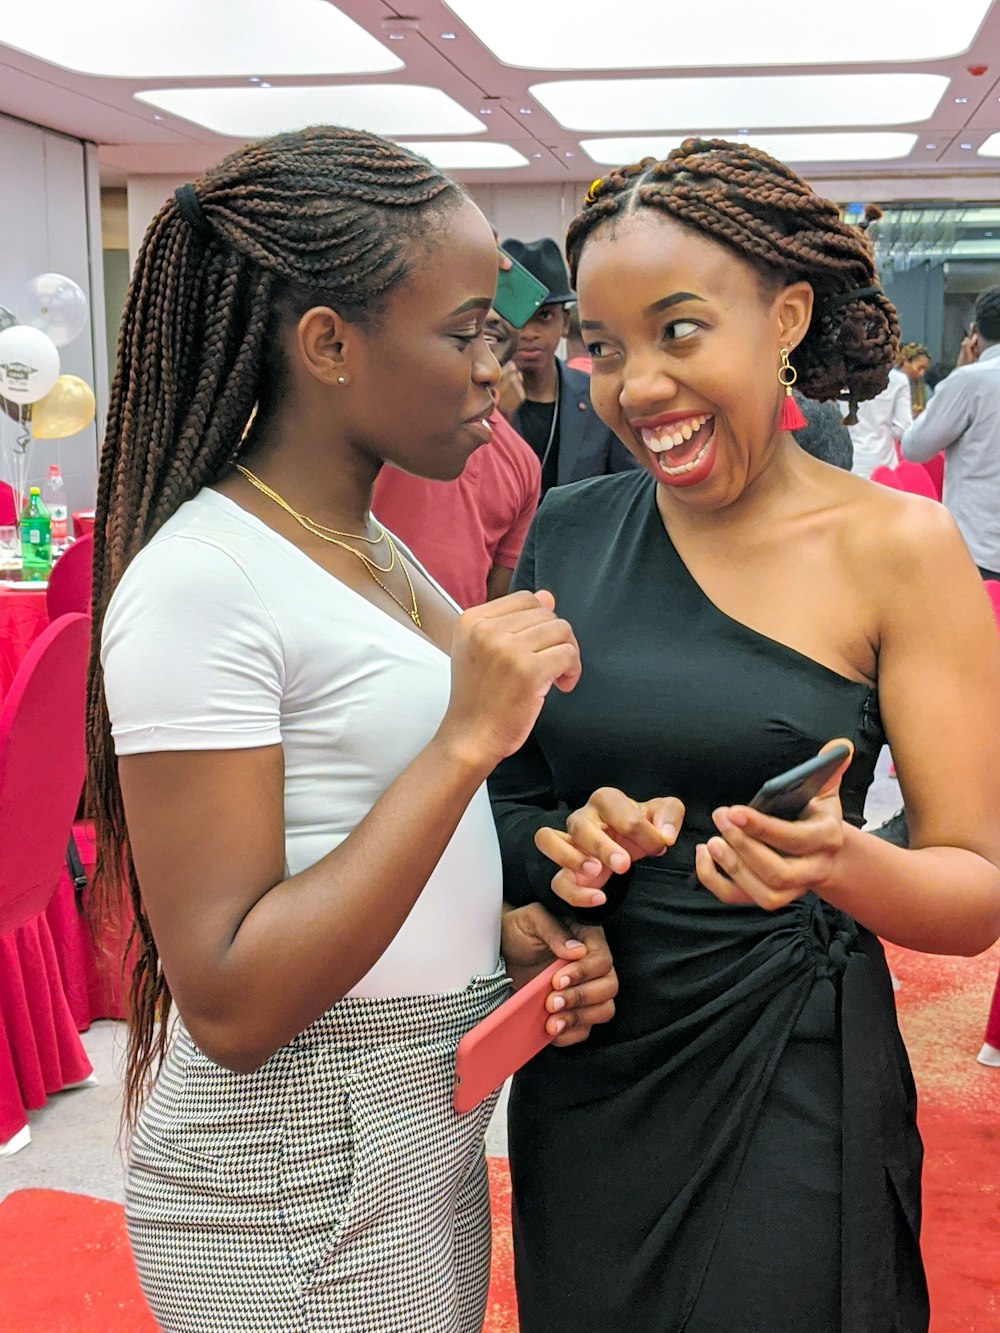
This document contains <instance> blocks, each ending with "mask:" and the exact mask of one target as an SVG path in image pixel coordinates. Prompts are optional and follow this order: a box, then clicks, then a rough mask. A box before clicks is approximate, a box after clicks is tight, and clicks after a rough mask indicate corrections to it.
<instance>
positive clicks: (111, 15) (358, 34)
mask: <svg viewBox="0 0 1000 1333" xmlns="http://www.w3.org/2000/svg"><path fill="white" fill-rule="evenodd" d="M0 42H3V43H4V44H5V45H7V46H12V47H14V48H15V49H16V50H18V51H23V52H25V54H27V55H32V56H37V57H38V59H40V60H46V61H48V62H50V63H51V64H53V65H61V66H62V67H63V68H64V69H71V70H75V71H77V72H78V73H80V74H97V75H103V76H105V77H107V78H123V79H164V78H166V79H177V78H192V79H203V78H238V77H241V76H242V77H249V76H250V75H266V74H270V75H274V76H278V75H305V74H323V75H328V74H386V73H389V72H391V71H393V70H399V69H403V68H404V65H403V62H402V60H400V59H399V58H398V57H397V56H396V54H395V52H393V51H390V50H389V48H388V47H387V46H384V45H383V44H382V43H381V42H379V41H376V39H375V38H374V37H372V36H371V34H370V33H367V32H365V30H364V28H362V27H361V25H360V24H358V23H355V22H354V20H353V19H350V18H348V17H347V15H346V14H343V13H341V11H340V10H339V9H335V8H334V7H333V5H331V4H327V3H326V0H211V3H208V4H206V3H205V0H170V3H169V4H164V3H163V0H93V2H92V3H80V0H76V3H69V4H68V3H67V2H66V0H31V3H30V4H26V3H25V2H24V0H0Z"/></svg>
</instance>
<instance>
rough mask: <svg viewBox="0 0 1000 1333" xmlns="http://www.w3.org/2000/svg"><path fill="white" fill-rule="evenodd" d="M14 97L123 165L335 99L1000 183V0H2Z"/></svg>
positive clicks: (484, 158) (108, 178) (568, 162)
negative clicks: (705, 139) (701, 141)
mask: <svg viewBox="0 0 1000 1333" xmlns="http://www.w3.org/2000/svg"><path fill="white" fill-rule="evenodd" d="M343 16H346V18H347V19H349V20H353V21H354V24H356V25H359V26H360V28H361V29H363V30H364V31H363V32H360V33H359V32H358V31H357V30H356V29H355V30H353V31H352V25H351V24H350V23H345V22H344V21H343ZM571 16H572V17H571ZM449 34H450V35H449ZM491 47H492V49H491ZM175 48H176V49H175ZM956 52H957V54H956ZM39 53H43V54H44V55H45V56H46V57H47V58H46V59H43V58H42V56H41V54H39ZM654 53H655V55H656V57H657V61H656V63H655V64H647V65H645V66H644V67H641V68H640V67H634V66H635V62H637V61H639V60H648V59H649V58H650V56H651V55H652V54H654ZM871 57H877V59H872V58H871ZM710 59H711V60H720V59H724V60H726V61H727V62H728V63H726V64H725V65H717V64H716V65H709V64H705V63H702V62H703V61H707V60H710ZM352 60H354V61H355V62H356V63H354V65H353V68H355V69H358V68H360V69H362V70H367V71H368V72H367V73H351V74H331V73H330V72H329V71H330V70H331V69H332V68H337V67H338V64H337V62H338V61H342V62H343V64H341V65H340V66H339V67H340V68H343V67H345V66H349V65H350V62H351V61H352ZM764 61H772V62H773V61H779V62H781V63H777V64H775V63H770V64H765V63H763V62H764ZM116 62H118V63H116ZM505 62H509V63H505ZM68 66H75V68H69V67H68ZM111 70H118V71H119V72H118V73H117V74H114V75H111V74H109V73H108V72H107V71H111ZM95 71H97V72H95ZM844 75H847V76H850V81H849V82H847V83H845V84H843V85H839V84H838V83H837V82H832V83H831V80H836V78H837V76H844ZM792 76H796V77H792ZM887 76H891V78H890V77H887ZM914 76H915V77H914ZM776 79H779V80H780V82H775V80H776ZM653 80H656V81H657V82H655V83H654V82H652V81H653ZM262 85H263V86H262ZM595 85H596V86H595ZM407 89H411V90H412V91H411V92H407V91H406V90H407ZM203 90H210V91H207V92H206V95H205V96H202V95H201V93H202V92H203ZM0 112H4V113H7V114H9V115H13V116H17V117H20V118H22V119H24V120H27V121H31V122H34V123H36V124H40V125H44V126H47V127H49V128H51V129H55V130H61V131H63V132H65V133H68V134H72V135H75V136H77V137H79V138H82V139H88V140H92V141H94V142H96V143H97V144H98V145H99V146H100V153H99V157H100V162H101V170H102V180H103V181H104V183H105V184H114V183H118V182H121V181H123V180H124V179H126V178H127V177H128V176H131V175H137V174H158V173H163V174H166V175H172V176H178V175H195V174H197V173H199V172H200V171H202V170H204V169H205V168H206V167H208V166H210V165H211V164H212V163H213V162H215V161H217V160H218V159H219V157H221V156H222V155H223V154H224V153H226V152H228V151H230V149H232V148H233V147H235V146H236V145H237V144H238V143H239V142H241V141H242V138H243V137H246V136H255V135H257V134H263V133H268V132H270V131H271V130H272V129H277V128H281V127H283V126H285V125H288V124H292V123H294V124H301V123H308V122H309V121H310V120H323V119H327V120H338V121H340V122H341V123H348V124H352V123H353V124H361V125H366V126H368V127H371V128H379V129H380V130H381V132H384V133H386V134H388V135H390V136H392V137H395V138H399V139H401V140H406V141H419V147H420V151H422V152H425V153H427V154H428V155H429V156H432V157H433V156H434V153H435V150H437V151H438V152H439V154H440V157H441V160H442V164H450V165H449V166H448V169H450V170H453V171H454V173H455V175H457V176H458V177H459V178H461V179H465V180H468V181H472V182H479V181H482V182H495V181H503V182H511V183H513V182H528V183H530V182H537V183H545V182H553V181H558V182H566V181H587V182H589V181H590V180H591V179H593V178H594V177H595V176H598V175H600V174H601V173H602V171H603V170H605V169H606V167H605V166H604V165H598V164H599V163H605V162H618V161H623V160H633V159H635V158H637V157H640V156H642V155H643V154H644V152H645V151H647V142H646V141H648V140H652V141H653V142H652V144H649V145H648V147H649V151H654V152H657V151H666V149H667V148H669V147H670V146H671V145H672V143H673V142H675V141H676V140H678V139H679V138H680V137H682V136H683V134H685V133H688V132H690V133H704V132H712V133H718V134H721V135H730V136H731V135H735V134H738V133H740V132H742V133H744V134H748V135H749V137H750V138H751V140H753V139H754V138H755V136H756V137H758V138H760V139H761V141H762V142H764V143H765V144H778V145H779V147H780V150H781V152H782V153H783V154H784V155H785V157H786V160H789V161H793V162H794V163H795V165H796V166H797V167H800V169H802V170H803V171H805V172H806V173H807V174H808V175H809V176H810V177H811V178H812V179H822V178H824V177H836V178H847V177H849V178H851V179H852V180H855V181H859V182H860V181H863V180H866V179H877V180H878V181H879V182H880V183H881V189H880V197H884V198H886V199H890V198H892V197H894V195H893V188H892V185H893V181H896V182H897V183H898V184H899V187H900V188H899V192H898V194H897V195H896V196H895V197H899V198H905V197H914V190H917V191H918V192H919V190H920V189H922V188H923V189H925V191H926V194H927V197H929V198H932V197H933V198H940V197H942V196H944V195H946V194H949V195H952V196H953V197H958V198H970V199H971V198H977V197H978V198H993V197H996V194H997V179H996V178H997V164H996V158H995V157H992V156H982V155H980V154H979V151H978V150H979V149H980V148H981V147H982V146H983V145H986V144H987V143H988V142H989V141H991V140H992V143H990V147H989V150H988V151H990V152H991V153H993V154H996V153H997V152H998V151H1000V150H998V148H997V147H996V145H997V144H998V143H1000V138H996V137H994V136H1000V0H993V2H992V3H989V0H837V2H836V4H832V3H830V0H799V3H798V4H793V3H789V0H696V3H694V4H692V3H690V0H684V2H683V3H682V2H681V0H451V3H450V4H447V3H445V2H444V0H412V2H411V3H407V2H406V0H400V3H399V4H390V3H387V2H386V0H338V2H337V4H336V6H335V7H331V6H329V5H328V4H327V0H171V3H169V4H168V3H165V0H0ZM557 117H558V119H557ZM199 120H200V121H202V122H203V123H198V121H199ZM209 126H212V127H214V128H209ZM567 126H572V127H573V128H567ZM840 132H843V134H844V136H845V137H844V138H843V139H842V138H841V134H840ZM798 133H802V134H803V135H808V137H806V138H803V139H801V140H800V139H798V138H797V137H796V136H797V134H798ZM869 133H870V134H872V135H873V137H872V138H871V139H868V138H866V135H867V134H869ZM603 140H607V141H608V142H606V143H605V142H602V141H603ZM585 144H586V145H587V147H586V148H585V147H584V145H585ZM467 154H474V155H475V157H474V160H475V161H477V162H480V161H481V162H485V163H490V162H493V161H496V162H497V163H498V165H495V166H490V165H487V166H483V167H481V168H479V169H475V170H462V169H460V167H459V168H456V165H455V164H456V163H459V164H460V163H461V162H462V161H464V160H465V159H466V155H467ZM506 162H510V163H513V164H515V165H512V166H509V167H508V166H504V165H503V164H504V163H506ZM904 181H908V182H909V184H908V186H907V188H905V189H904V188H903V182H904Z"/></svg>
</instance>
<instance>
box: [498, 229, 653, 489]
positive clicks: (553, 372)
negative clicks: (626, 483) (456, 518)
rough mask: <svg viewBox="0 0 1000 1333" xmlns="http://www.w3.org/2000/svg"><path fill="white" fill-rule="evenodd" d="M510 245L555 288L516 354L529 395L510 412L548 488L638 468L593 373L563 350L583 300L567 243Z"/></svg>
mask: <svg viewBox="0 0 1000 1333" xmlns="http://www.w3.org/2000/svg"><path fill="white" fill-rule="evenodd" d="M503 248H504V250H506V251H507V253H508V254H509V255H510V256H511V257H512V258H513V259H516V260H517V262H518V263H519V264H523V265H524V267H525V268H526V269H527V270H528V272H529V273H532V274H533V275H534V276H535V277H536V278H537V279H538V280H539V282H541V283H544V285H545V287H546V288H547V289H548V293H549V294H548V296H547V297H546V299H545V300H544V301H543V302H542V304H541V305H540V306H539V308H538V309H537V310H536V311H535V313H534V315H532V317H531V319H529V320H528V322H527V324H525V325H524V327H523V328H522V329H521V339H520V342H519V343H518V348H517V355H516V358H515V359H516V362H517V367H518V369H519V370H520V372H521V378H522V380H523V381H524V392H525V400H524V402H523V403H522V404H521V406H520V407H519V408H518V409H517V411H516V412H514V413H512V414H511V417H510V423H511V425H512V426H513V427H514V429H515V430H516V431H518V432H519V433H520V434H521V435H523V436H524V438H525V439H526V440H527V441H528V443H529V444H530V445H531V447H532V448H533V449H534V451H535V453H536V454H537V455H538V457H539V460H540V461H541V464H542V494H543V495H544V494H545V492H546V491H547V490H548V489H549V487H550V486H562V485H563V484H564V483H565V482H567V481H581V480H582V479H583V478H584V477H602V476H605V475H606V474H607V473H609V472H625V471H628V470H629V469H630V468H634V467H635V466H636V462H635V460H634V459H633V457H632V455H631V454H630V453H629V452H628V450H627V449H626V448H625V446H624V445H623V444H622V443H621V441H620V440H619V439H618V438H617V436H616V435H615V434H614V433H613V432H612V431H610V430H608V428H607V426H605V425H604V423H603V422H602V421H601V420H600V418H599V417H598V416H597V414H596V412H595V411H594V409H593V408H592V407H591V405H590V376H589V375H587V374H585V373H584V372H583V371H581V370H572V369H570V368H569V367H568V366H565V365H563V363H562V362H561V361H560V360H559V358H558V357H557V356H556V349H557V347H558V346H559V340H560V339H561V338H563V337H565V334H566V329H567V326H568V322H569V312H568V306H569V305H571V304H572V303H573V302H574V301H575V300H576V298H575V296H574V295H573V293H572V291H570V286H569V273H568V272H567V270H566V264H565V261H564V260H563V257H562V254H561V253H560V250H559V246H558V245H557V244H556V242H555V241H554V240H552V239H551V237H548V236H545V237H543V238H542V239H541V240H540V241H518V240H508V241H504V243H503Z"/></svg>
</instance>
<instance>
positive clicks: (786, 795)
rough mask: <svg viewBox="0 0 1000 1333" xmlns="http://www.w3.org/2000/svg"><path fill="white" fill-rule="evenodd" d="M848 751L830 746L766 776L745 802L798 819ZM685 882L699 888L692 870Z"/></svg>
mask: <svg viewBox="0 0 1000 1333" xmlns="http://www.w3.org/2000/svg"><path fill="white" fill-rule="evenodd" d="M850 753H851V747H850V746H849V745H833V746H831V747H830V749H829V750H824V751H823V752H822V754H817V755H813V757H812V759H807V760H806V761H805V763H804V764H796V766H795V767H794V768H789V769H786V770H785V772H784V773H779V774H778V776H777V777H775V778H769V779H768V781H767V782H765V783H764V785H763V787H761V789H760V791H759V792H758V793H757V795H756V796H755V797H754V798H753V800H751V801H749V802H747V804H748V805H749V806H750V809H751V810H759V811H760V812H761V814H762V815H774V816H775V818H776V819H798V817H799V815H801V813H802V811H803V810H804V809H805V808H806V806H807V805H808V804H809V802H810V801H811V800H812V798H813V797H814V796H816V795H818V794H819V792H820V791H822V789H823V787H824V785H825V784H826V783H827V782H829V780H830V778H831V777H833V775H834V773H835V772H836V771H837V769H838V768H839V767H840V765H841V764H842V763H843V762H844V760H845V759H846V758H847V756H848V755H849V754H850ZM685 884H686V885H687V887H688V888H689V889H700V888H701V887H702V883H701V880H700V879H699V878H698V875H697V873H696V872H694V871H692V873H691V874H690V875H689V876H688V878H687V880H686V881H685Z"/></svg>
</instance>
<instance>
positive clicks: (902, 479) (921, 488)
mask: <svg viewBox="0 0 1000 1333" xmlns="http://www.w3.org/2000/svg"><path fill="white" fill-rule="evenodd" d="M895 476H896V489H897V490H898V491H906V492H908V494H910V495H924V496H926V497H927V499H928V500H939V499H940V496H939V495H938V493H937V491H936V490H935V489H934V483H933V481H932V480H931V478H930V474H929V473H928V471H927V469H926V468H925V467H924V465H923V463H911V462H910V461H909V460H908V459H906V458H904V459H901V460H900V462H899V463H897V464H896V467H895Z"/></svg>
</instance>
